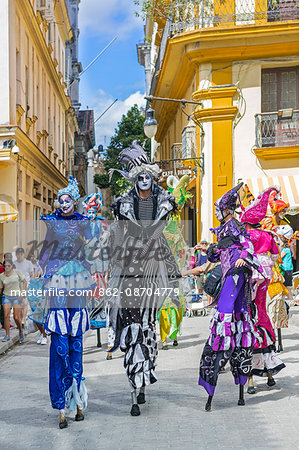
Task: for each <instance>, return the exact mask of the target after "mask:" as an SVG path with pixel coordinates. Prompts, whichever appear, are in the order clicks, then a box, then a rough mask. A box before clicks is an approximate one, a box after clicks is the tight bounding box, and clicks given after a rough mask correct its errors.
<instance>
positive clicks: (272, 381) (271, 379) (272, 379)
mask: <svg viewBox="0 0 299 450" xmlns="http://www.w3.org/2000/svg"><path fill="white" fill-rule="evenodd" d="M275 384H276V381H275V380H274V378H273V376H272V375H271V374H268V381H267V385H268V386H269V387H271V386H275Z"/></svg>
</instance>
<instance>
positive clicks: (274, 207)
mask: <svg viewBox="0 0 299 450" xmlns="http://www.w3.org/2000/svg"><path fill="white" fill-rule="evenodd" d="M278 192H280V188H279V191H278ZM277 194H278V193H275V192H272V193H271V195H270V197H269V205H270V208H271V212H272V214H276V213H279V212H281V211H283V210H284V209H286V208H288V207H289V206H290V204H289V203H286V202H284V201H283V200H282V198H278V196H277Z"/></svg>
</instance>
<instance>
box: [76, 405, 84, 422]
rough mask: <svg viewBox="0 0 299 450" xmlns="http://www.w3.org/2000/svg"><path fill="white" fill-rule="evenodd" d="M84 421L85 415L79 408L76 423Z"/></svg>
mask: <svg viewBox="0 0 299 450" xmlns="http://www.w3.org/2000/svg"><path fill="white" fill-rule="evenodd" d="M82 420H84V414H83V411H82V409H79V408H78V406H77V414H76V415H75V421H76V422H81V421H82Z"/></svg>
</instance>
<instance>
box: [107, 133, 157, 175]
mask: <svg viewBox="0 0 299 450" xmlns="http://www.w3.org/2000/svg"><path fill="white" fill-rule="evenodd" d="M117 160H118V162H119V164H120V165H121V166H123V168H124V169H123V170H119V169H109V172H108V173H109V177H110V180H111V177H112V175H113V173H114V172H118V173H120V174H121V175H122V176H123V177H125V178H126V179H127V180H129V181H132V182H133V183H136V181H137V177H138V175H139V174H140V173H142V172H148V173H150V174H151V176H152V177H153V178H154V179H157V178H158V177H159V173H160V168H159V166H158V165H157V164H155V163H151V162H150V161H149V159H148V156H147V154H146V153H145V151H144V149H143V148H142V147H141V145H139V144H138V142H137V141H136V140H135V141H133V142H132V144H131V145H130V147H128V148H125V149H124V150H122V151H121V152H120V154H119V155H118V158H117Z"/></svg>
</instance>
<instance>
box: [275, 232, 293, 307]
mask: <svg viewBox="0 0 299 450" xmlns="http://www.w3.org/2000/svg"><path fill="white" fill-rule="evenodd" d="M276 233H277V234H278V235H279V236H280V238H281V241H282V247H281V259H282V264H281V266H280V269H281V273H282V276H283V278H284V285H285V287H286V288H287V290H288V294H287V297H288V301H289V303H291V302H292V300H293V269H294V268H293V261H292V252H291V249H290V244H289V240H290V239H291V238H292V236H293V230H292V228H291V227H290V226H289V225H280V226H279V227H277V228H276Z"/></svg>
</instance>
